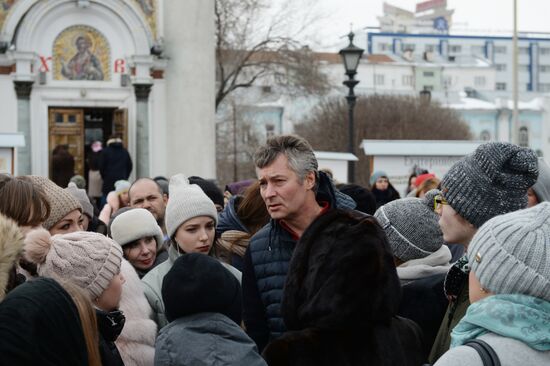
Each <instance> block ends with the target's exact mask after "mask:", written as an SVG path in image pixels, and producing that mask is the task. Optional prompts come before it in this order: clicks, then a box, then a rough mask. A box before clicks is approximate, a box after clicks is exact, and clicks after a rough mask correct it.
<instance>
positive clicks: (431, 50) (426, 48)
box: [424, 44, 437, 52]
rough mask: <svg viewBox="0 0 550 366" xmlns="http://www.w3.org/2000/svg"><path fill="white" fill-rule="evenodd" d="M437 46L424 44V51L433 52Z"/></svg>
mask: <svg viewBox="0 0 550 366" xmlns="http://www.w3.org/2000/svg"><path fill="white" fill-rule="evenodd" d="M436 48H437V46H436V45H433V44H427V45H425V46H424V51H426V52H435V50H436Z"/></svg>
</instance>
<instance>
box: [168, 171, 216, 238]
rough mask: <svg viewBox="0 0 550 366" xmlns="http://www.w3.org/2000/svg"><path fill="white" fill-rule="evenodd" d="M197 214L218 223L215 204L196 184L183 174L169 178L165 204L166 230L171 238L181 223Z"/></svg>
mask: <svg viewBox="0 0 550 366" xmlns="http://www.w3.org/2000/svg"><path fill="white" fill-rule="evenodd" d="M198 216H210V217H212V218H213V219H214V221H216V224H217V223H218V212H217V211H216V206H214V203H213V202H212V200H211V199H210V198H208V196H207V195H206V194H205V193H204V191H203V190H202V189H201V188H200V187H199V186H198V185H196V184H189V181H188V180H187V178H186V177H185V175H183V174H176V175H174V176H173V177H172V178H170V199H169V200H168V204H167V205H166V217H165V219H166V230H167V233H168V236H169V237H170V238H172V237H173V236H174V234H175V233H176V230H177V229H178V227H180V225H181V224H183V223H184V222H186V221H187V220H190V219H192V218H194V217H198Z"/></svg>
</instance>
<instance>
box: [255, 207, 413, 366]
mask: <svg viewBox="0 0 550 366" xmlns="http://www.w3.org/2000/svg"><path fill="white" fill-rule="evenodd" d="M355 215H357V214H356V213H351V212H346V211H341V210H332V211H329V212H327V213H326V214H324V215H322V216H320V217H319V218H317V219H316V220H315V221H314V222H313V223H312V224H311V225H310V226H309V228H308V229H307V230H306V231H305V232H304V235H303V236H302V238H301V239H300V241H299V242H298V244H297V245H296V249H295V251H294V255H293V257H292V260H291V262H290V267H289V271H288V276H287V279H286V283H285V288H284V295H283V301H282V304H281V312H282V314H283V318H284V321H285V324H286V326H287V328H288V329H289V331H288V332H286V333H285V334H283V336H282V337H280V338H279V339H276V340H275V341H273V342H272V343H270V344H269V345H268V346H267V348H266V349H265V350H264V353H263V355H264V358H265V359H266V361H267V363H268V364H269V365H272V366H279V365H300V366H308V365H327V366H328V365H340V366H354V365H357V366H359V365H411V366H413V365H414V366H417V365H420V364H421V363H422V348H421V347H422V344H421V339H422V335H421V331H420V329H419V328H418V326H417V325H416V324H415V323H414V322H413V321H411V320H408V319H405V318H400V317H398V316H396V313H397V309H398V307H399V301H400V285H399V279H398V277H397V273H396V270H395V266H394V264H393V257H392V254H391V250H390V247H389V245H388V241H387V239H386V235H385V234H384V231H383V230H382V228H381V227H380V226H379V225H378V224H377V222H376V220H375V219H374V218H373V217H371V216H359V217H358V216H355Z"/></svg>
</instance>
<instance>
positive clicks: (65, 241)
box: [25, 229, 122, 299]
mask: <svg viewBox="0 0 550 366" xmlns="http://www.w3.org/2000/svg"><path fill="white" fill-rule="evenodd" d="M25 257H26V258H27V260H29V261H31V262H33V263H36V264H37V265H38V274H39V275H40V276H45V277H53V278H56V277H57V278H64V279H70V280H71V281H72V282H74V283H75V284H76V285H78V286H79V287H81V288H83V289H84V290H86V291H87V292H88V294H89V295H90V299H95V298H97V297H99V296H100V295H101V294H102V293H103V291H104V290H105V289H106V288H107V287H109V284H110V283H111V280H112V279H113V277H114V276H115V275H117V274H118V273H120V262H121V261H122V249H121V248H120V245H118V244H117V243H116V242H115V241H113V240H112V239H109V238H107V237H106V236H104V235H102V234H98V233H93V232H89V231H77V232H74V233H68V234H63V235H54V236H51V235H50V233H49V232H47V231H46V230H44V229H36V230H31V231H30V232H29V233H28V234H27V236H26V237H25Z"/></svg>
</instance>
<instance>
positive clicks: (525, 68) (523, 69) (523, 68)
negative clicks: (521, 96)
mask: <svg viewBox="0 0 550 366" xmlns="http://www.w3.org/2000/svg"><path fill="white" fill-rule="evenodd" d="M518 69H519V71H520V72H529V65H518Z"/></svg>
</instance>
